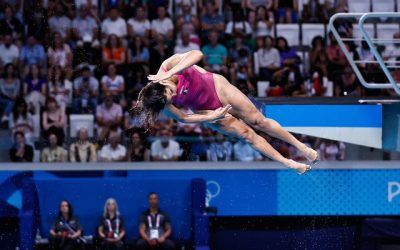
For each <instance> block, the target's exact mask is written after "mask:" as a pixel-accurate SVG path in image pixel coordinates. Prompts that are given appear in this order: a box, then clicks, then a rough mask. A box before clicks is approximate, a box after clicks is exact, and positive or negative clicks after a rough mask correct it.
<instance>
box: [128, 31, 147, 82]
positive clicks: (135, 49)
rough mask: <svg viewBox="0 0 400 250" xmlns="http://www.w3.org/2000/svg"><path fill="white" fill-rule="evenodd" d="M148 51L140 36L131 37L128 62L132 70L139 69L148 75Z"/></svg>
mask: <svg viewBox="0 0 400 250" xmlns="http://www.w3.org/2000/svg"><path fill="white" fill-rule="evenodd" d="M149 60H150V53H149V50H148V49H147V48H146V46H145V44H144V43H143V39H142V38H141V37H140V36H135V37H133V39H132V43H131V46H130V47H129V62H130V63H131V64H132V67H133V68H134V70H135V71H136V70H141V71H142V72H143V73H144V74H145V75H146V76H147V75H148V72H149V69H148V65H149Z"/></svg>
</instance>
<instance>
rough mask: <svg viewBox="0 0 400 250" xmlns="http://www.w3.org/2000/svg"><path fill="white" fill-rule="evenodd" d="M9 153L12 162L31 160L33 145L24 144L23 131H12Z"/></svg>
mask: <svg viewBox="0 0 400 250" xmlns="http://www.w3.org/2000/svg"><path fill="white" fill-rule="evenodd" d="M9 155H10V160H11V161H12V162H32V160H33V147H32V146H31V145H28V144H26V142H25V135H24V133H23V132H21V131H17V132H15V133H14V145H13V146H12V147H11V148H10V151H9Z"/></svg>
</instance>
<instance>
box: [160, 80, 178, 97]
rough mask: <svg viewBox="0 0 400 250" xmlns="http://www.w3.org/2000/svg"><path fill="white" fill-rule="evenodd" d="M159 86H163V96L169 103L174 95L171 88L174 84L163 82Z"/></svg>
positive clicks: (167, 81)
mask: <svg viewBox="0 0 400 250" xmlns="http://www.w3.org/2000/svg"><path fill="white" fill-rule="evenodd" d="M160 84H162V85H164V86H165V96H166V97H167V101H168V102H170V101H171V99H172V97H173V96H174V95H175V94H176V93H175V91H174V89H173V87H172V86H173V85H174V83H173V82H172V81H169V80H163V81H161V82H160Z"/></svg>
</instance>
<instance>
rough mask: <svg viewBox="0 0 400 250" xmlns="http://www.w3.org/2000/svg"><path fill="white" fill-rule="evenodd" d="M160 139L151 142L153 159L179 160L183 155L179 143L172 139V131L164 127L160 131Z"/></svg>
mask: <svg viewBox="0 0 400 250" xmlns="http://www.w3.org/2000/svg"><path fill="white" fill-rule="evenodd" d="M157 136H158V137H159V139H157V140H155V141H154V142H153V143H152V144H151V157H152V160H153V161H177V160H178V159H179V156H180V155H181V149H180V146H179V143H178V142H176V141H174V140H172V139H171V136H172V132H171V131H170V130H168V129H162V130H161V131H160V132H158V134H157Z"/></svg>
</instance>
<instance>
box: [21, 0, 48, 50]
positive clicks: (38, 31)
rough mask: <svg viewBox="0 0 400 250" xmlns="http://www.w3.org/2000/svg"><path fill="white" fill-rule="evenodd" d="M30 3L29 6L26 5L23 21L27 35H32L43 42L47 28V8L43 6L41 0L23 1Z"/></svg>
mask: <svg viewBox="0 0 400 250" xmlns="http://www.w3.org/2000/svg"><path fill="white" fill-rule="evenodd" d="M29 3H32V4H33V6H31V8H29V7H27V8H26V10H27V12H26V13H25V18H24V19H25V23H26V26H27V34H28V36H34V37H36V38H37V40H38V41H40V42H42V43H43V42H44V40H45V36H46V34H47V30H48V22H47V9H46V8H44V7H43V1H32V2H29V1H28V2H25V4H29Z"/></svg>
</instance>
